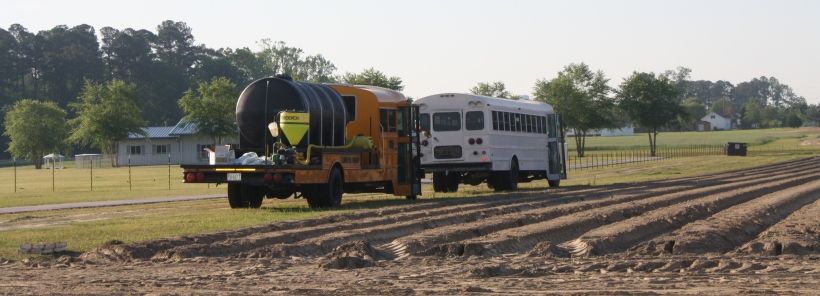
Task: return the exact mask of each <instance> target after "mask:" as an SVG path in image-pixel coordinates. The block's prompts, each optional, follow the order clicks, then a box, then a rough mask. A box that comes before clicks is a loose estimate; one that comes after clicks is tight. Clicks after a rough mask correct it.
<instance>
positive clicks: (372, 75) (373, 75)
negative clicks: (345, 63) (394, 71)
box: [342, 68, 404, 91]
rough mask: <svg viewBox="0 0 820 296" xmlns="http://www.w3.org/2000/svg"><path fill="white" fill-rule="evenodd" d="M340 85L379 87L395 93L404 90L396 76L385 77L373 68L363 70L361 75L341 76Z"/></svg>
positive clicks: (346, 74)
mask: <svg viewBox="0 0 820 296" xmlns="http://www.w3.org/2000/svg"><path fill="white" fill-rule="evenodd" d="M342 83H346V84H354V85H372V86H380V87H384V88H389V89H392V90H397V91H401V90H403V89H404V85H402V81H401V78H399V77H397V76H390V77H387V75H385V74H384V73H383V72H382V71H379V70H376V69H374V68H369V69H365V70H364V71H362V72H361V73H345V74H344V75H343V76H342Z"/></svg>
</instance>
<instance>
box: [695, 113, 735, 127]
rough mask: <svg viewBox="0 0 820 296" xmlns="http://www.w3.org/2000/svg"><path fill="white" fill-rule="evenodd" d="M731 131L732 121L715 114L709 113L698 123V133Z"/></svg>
mask: <svg viewBox="0 0 820 296" xmlns="http://www.w3.org/2000/svg"><path fill="white" fill-rule="evenodd" d="M730 129H732V120H730V119H728V118H726V117H723V116H721V115H720V114H717V113H715V112H709V113H708V114H706V115H705V116H703V118H701V119H700V123H698V131H717V130H730Z"/></svg>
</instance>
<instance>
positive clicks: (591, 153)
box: [567, 145, 820, 171]
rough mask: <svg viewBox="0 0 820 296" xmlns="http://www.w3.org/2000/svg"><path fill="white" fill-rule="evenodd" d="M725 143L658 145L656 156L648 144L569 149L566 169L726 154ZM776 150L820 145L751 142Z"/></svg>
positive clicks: (754, 150)
mask: <svg viewBox="0 0 820 296" xmlns="http://www.w3.org/2000/svg"><path fill="white" fill-rule="evenodd" d="M725 149H726V147H725V145H691V146H659V147H657V150H656V151H655V155H654V156H653V155H652V153H651V152H650V150H649V147H591V149H587V150H586V151H585V155H584V157H578V156H577V153H576V152H575V150H574V149H570V150H568V151H567V154H568V155H567V156H568V157H567V170H569V171H573V170H592V169H599V168H605V167H611V166H617V165H625V164H634V163H651V162H658V161H664V160H668V159H675V158H681V157H701V156H718V155H726V150H725ZM777 153H820V147H811V146H806V147H804V146H800V145H763V146H749V147H748V155H749V156H754V155H766V154H777Z"/></svg>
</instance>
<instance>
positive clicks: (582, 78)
mask: <svg viewBox="0 0 820 296" xmlns="http://www.w3.org/2000/svg"><path fill="white" fill-rule="evenodd" d="M608 82H609V79H607V78H606V76H604V73H603V72H602V71H598V72H592V70H590V69H589V66H587V65H586V64H584V63H580V64H569V65H567V66H565V67H564V69H563V70H561V71H560V72H558V76H557V77H556V78H554V79H552V80H546V79H544V80H538V81H537V82H536V83H535V99H536V100H539V101H544V102H547V103H549V104H551V105H552V107H553V108H555V110H556V112H558V114H561V118H562V120H563V122H564V127H565V128H568V129H572V130H573V131H574V132H575V144H576V145H575V149H576V153H577V155H578V156H579V157H583V156H584V152H585V149H586V137H587V133H588V132H589V131H590V130H593V129H601V128H611V127H615V125H616V124H617V121H616V118H615V113H614V110H613V109H614V107H615V104H614V101H613V100H612V99H611V98H609V97H608V94H609V92H610V87H609V86H608V85H607V83H608Z"/></svg>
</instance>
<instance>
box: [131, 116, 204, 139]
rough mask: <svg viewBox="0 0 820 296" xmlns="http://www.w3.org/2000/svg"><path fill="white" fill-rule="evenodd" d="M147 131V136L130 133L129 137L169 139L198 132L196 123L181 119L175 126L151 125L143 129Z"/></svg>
mask: <svg viewBox="0 0 820 296" xmlns="http://www.w3.org/2000/svg"><path fill="white" fill-rule="evenodd" d="M142 130H143V131H145V136H143V135H140V134H138V133H130V134H128V138H129V139H143V138H149V139H168V138H177V137H179V136H187V135H193V134H194V132H196V123H194V122H190V121H188V120H185V119H184V118H183V119H180V120H179V122H177V124H176V125H174V126H149V127H146V128H143V129H142Z"/></svg>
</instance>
